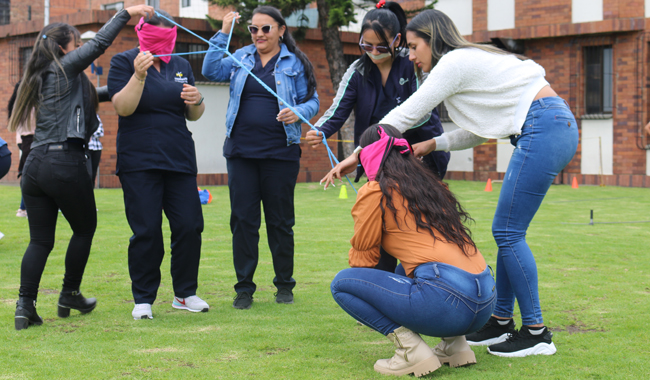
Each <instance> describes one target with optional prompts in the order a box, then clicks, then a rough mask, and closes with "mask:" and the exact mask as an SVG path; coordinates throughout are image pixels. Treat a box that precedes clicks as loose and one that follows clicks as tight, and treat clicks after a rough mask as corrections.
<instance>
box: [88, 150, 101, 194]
mask: <svg viewBox="0 0 650 380" xmlns="http://www.w3.org/2000/svg"><path fill="white" fill-rule="evenodd" d="M88 153H90V157H89V158H90V164H91V166H92V169H93V175H92V178H93V187H95V183H96V182H95V181H96V180H97V168H99V160H101V158H102V151H101V150H89V151H88Z"/></svg>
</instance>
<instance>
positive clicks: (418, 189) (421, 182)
mask: <svg viewBox="0 0 650 380" xmlns="http://www.w3.org/2000/svg"><path fill="white" fill-rule="evenodd" d="M381 127H382V128H383V129H384V131H385V132H386V134H387V135H388V136H391V137H396V138H402V134H401V133H400V132H399V131H398V130H397V129H396V128H394V127H393V126H390V125H387V124H382V125H381ZM377 140H379V124H374V125H372V126H370V127H368V129H366V131H365V132H364V133H363V134H362V135H361V139H360V141H359V145H360V146H362V147H365V146H368V145H370V144H372V143H373V142H375V141H377ZM375 180H376V181H377V182H379V187H380V188H381V192H382V194H383V196H382V202H381V204H380V206H381V213H382V219H383V218H384V215H385V212H386V210H385V208H384V201H385V204H386V207H387V208H388V209H389V210H390V211H392V212H393V214H394V218H395V222H396V223H397V225H398V226H399V225H400V222H399V221H398V220H397V209H396V208H395V205H394V204H393V194H395V193H399V194H401V195H402V197H403V202H404V203H403V206H404V207H405V208H406V209H407V210H408V212H409V213H411V214H413V216H414V218H415V223H416V229H417V230H427V231H429V233H430V234H431V236H432V237H433V238H434V240H438V239H439V238H438V237H436V235H435V232H437V233H438V234H439V235H440V236H442V238H443V239H444V241H445V242H448V243H453V244H456V245H457V246H458V247H459V248H460V249H461V250H462V251H463V253H464V254H465V255H466V256H470V255H472V254H474V252H475V251H476V245H475V244H474V242H473V241H472V238H471V232H470V230H469V228H467V227H466V226H465V225H464V224H463V223H465V222H468V221H473V219H472V218H471V217H470V216H469V214H468V213H467V212H466V211H465V210H464V209H463V207H462V206H461V204H460V203H459V202H458V200H457V199H456V197H455V196H454V194H453V193H452V192H451V191H450V190H449V189H448V188H447V185H445V184H444V183H443V182H442V181H440V180H439V179H438V177H436V176H435V175H434V174H433V173H431V171H430V170H428V169H427V168H425V167H424V164H422V163H421V162H420V161H419V160H417V159H416V158H415V157H414V156H413V154H401V153H400V152H398V151H397V148H396V147H393V148H392V149H391V151H390V152H389V153H388V155H387V156H386V158H385V159H384V163H383V165H382V167H381V168H380V169H379V171H378V172H377V176H376V178H375ZM385 223H386V222H385V221H384V226H385ZM404 223H406V221H404ZM470 247H472V248H473V250H472V249H469V248H470Z"/></svg>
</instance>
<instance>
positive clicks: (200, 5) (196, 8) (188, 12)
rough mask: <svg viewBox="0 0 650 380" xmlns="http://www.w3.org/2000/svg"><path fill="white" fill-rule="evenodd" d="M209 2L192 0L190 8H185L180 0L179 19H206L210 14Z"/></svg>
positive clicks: (206, 0)
mask: <svg viewBox="0 0 650 380" xmlns="http://www.w3.org/2000/svg"><path fill="white" fill-rule="evenodd" d="M208 5H209V3H208V0H190V6H189V7H183V1H182V0H178V9H180V11H179V13H178V15H179V17H188V18H201V19H204V18H205V15H207V14H208Z"/></svg>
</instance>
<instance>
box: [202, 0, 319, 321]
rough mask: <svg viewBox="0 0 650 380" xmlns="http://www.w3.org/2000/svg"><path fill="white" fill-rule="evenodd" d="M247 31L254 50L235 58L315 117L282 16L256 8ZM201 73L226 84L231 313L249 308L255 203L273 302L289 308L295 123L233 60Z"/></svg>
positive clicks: (224, 34) (216, 40)
mask: <svg viewBox="0 0 650 380" xmlns="http://www.w3.org/2000/svg"><path fill="white" fill-rule="evenodd" d="M239 17H240V16H239V14H238V13H237V12H231V13H229V14H227V15H226V16H225V17H224V20H223V27H222V29H221V31H220V32H218V33H217V34H216V35H215V36H214V37H212V39H211V41H210V42H212V43H213V44H214V45H216V46H219V47H222V48H225V47H226V43H227V40H228V33H229V32H230V29H231V26H232V23H233V22H235V21H236V20H237V19H238V18H239ZM248 29H249V31H250V32H251V38H252V40H253V43H254V44H253V45H248V46H245V47H243V48H241V49H239V50H237V51H236V52H235V53H234V56H235V58H237V59H238V60H239V61H240V62H242V63H243V64H244V65H245V66H246V67H247V68H248V69H249V70H250V71H251V72H252V73H253V74H255V76H257V77H259V78H260V79H261V80H262V81H263V82H264V83H265V84H266V85H267V86H269V87H270V88H271V89H273V90H275V91H276V92H277V94H278V95H279V96H280V98H282V99H283V100H284V101H287V102H289V103H290V105H291V106H292V107H293V108H294V109H296V110H297V111H298V112H299V113H300V114H302V116H304V117H305V118H306V119H311V118H312V117H314V116H315V115H316V113H317V112H318V108H319V102H318V95H317V93H316V79H315V77H314V73H313V67H312V65H311V63H310V62H309V60H308V59H307V57H306V56H305V54H304V53H302V52H301V51H300V50H299V49H298V48H297V47H296V44H295V41H294V40H293V38H292V37H291V34H290V33H289V31H288V29H287V25H286V22H285V20H284V19H283V18H282V15H281V13H280V11H279V10H277V9H276V8H273V7H269V6H260V7H258V8H256V9H255V10H254V12H253V18H252V20H251V24H250V25H249V26H248ZM203 75H204V76H205V77H206V78H208V79H210V80H211V81H219V82H223V81H230V101H229V102H228V113H227V115H226V141H225V143H224V147H223V154H224V156H225V157H226V161H227V167H228V187H229V188H230V207H231V215H230V229H231V231H232V234H233V258H234V260H233V261H234V264H235V272H236V274H237V284H235V291H236V292H237V296H236V297H235V301H234V302H233V307H235V308H236V309H249V308H250V307H251V304H252V302H253V297H252V296H253V293H255V289H256V286H255V283H254V282H253V275H254V274H255V268H256V267H257V261H258V242H259V227H260V218H261V217H260V201H261V202H262V204H263V205H264V217H265V221H266V228H267V234H268V241H269V248H270V250H271V254H272V256H273V268H274V270H275V278H274V279H273V284H274V285H275V286H276V287H277V289H278V292H277V293H276V299H275V300H276V302H277V303H293V293H292V289H293V287H294V286H295V285H296V282H295V280H294V279H293V277H292V276H293V250H294V242H293V225H294V223H295V216H294V206H293V193H294V187H295V185H296V179H297V177H298V171H299V169H300V155H301V150H300V146H299V144H300V135H301V133H302V129H301V122H300V118H299V117H298V115H296V114H294V113H293V112H292V111H291V110H290V109H289V108H287V107H286V105H285V104H283V101H280V100H279V99H277V98H275V96H273V95H272V94H271V93H270V92H268V91H267V90H266V89H265V88H264V87H263V86H261V85H260V84H259V83H258V82H257V81H256V80H255V78H253V77H252V76H249V75H248V72H247V71H246V70H244V69H242V68H241V67H240V66H239V65H237V64H236V63H235V62H234V61H233V59H232V58H230V57H228V58H224V57H223V52H222V51H218V50H216V49H215V50H211V51H210V52H208V53H207V55H206V57H205V61H204V63H203Z"/></svg>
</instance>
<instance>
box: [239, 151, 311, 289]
mask: <svg viewBox="0 0 650 380" xmlns="http://www.w3.org/2000/svg"><path fill="white" fill-rule="evenodd" d="M227 163H228V187H229V190H230V208H231V214H230V230H231V232H232V248H233V262H234V264H235V273H236V274H237V284H236V285H235V291H236V292H237V293H241V292H248V293H249V294H253V293H255V289H256V285H255V283H254V282H253V276H254V275H255V269H256V268H257V262H258V258H259V249H258V244H259V240H260V233H259V230H260V223H261V211H260V202H261V203H262V205H263V206H264V220H265V221H266V232H267V235H268V243H269V249H270V250H271V255H272V257H273V269H274V270H275V278H274V279H273V284H274V285H275V286H276V287H277V288H278V289H282V288H285V289H289V290H291V289H293V287H294V286H296V281H295V280H294V279H293V277H292V276H293V247H294V242H293V225H294V224H295V221H296V218H295V215H294V207H293V194H294V188H295V187H296V180H297V178H298V171H299V170H300V161H282V160H273V159H251V158H228V159H227Z"/></svg>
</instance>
